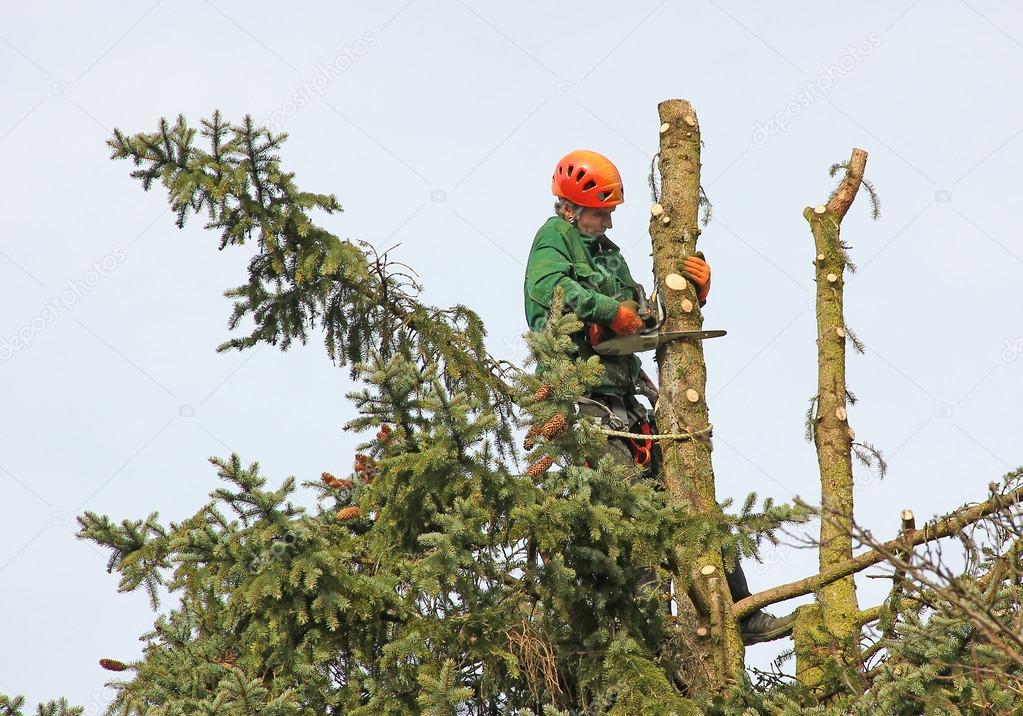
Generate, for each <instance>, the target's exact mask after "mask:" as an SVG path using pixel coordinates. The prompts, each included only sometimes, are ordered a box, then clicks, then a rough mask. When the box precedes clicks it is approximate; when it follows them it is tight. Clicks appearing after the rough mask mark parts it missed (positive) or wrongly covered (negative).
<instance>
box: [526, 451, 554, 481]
mask: <svg viewBox="0 0 1023 716" xmlns="http://www.w3.org/2000/svg"><path fill="white" fill-rule="evenodd" d="M553 464H554V458H553V457H551V456H550V455H544V456H543V457H542V458H540V459H539V460H537V461H536V462H534V463H533V464H532V465H530V466H529V470H527V473H528V474H529V476H530V477H539V476H540V475H542V474H544V473H545V472H547V471H548V470H550V469H551V465H553Z"/></svg>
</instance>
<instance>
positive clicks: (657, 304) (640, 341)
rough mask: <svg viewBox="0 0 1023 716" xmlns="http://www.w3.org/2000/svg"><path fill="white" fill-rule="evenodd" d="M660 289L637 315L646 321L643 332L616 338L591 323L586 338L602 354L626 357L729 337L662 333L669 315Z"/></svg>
mask: <svg viewBox="0 0 1023 716" xmlns="http://www.w3.org/2000/svg"><path fill="white" fill-rule="evenodd" d="M659 288H660V286H657V287H655V288H654V293H653V295H652V296H651V297H650V299H649V300H647V298H646V296H642V295H641V296H640V301H639V311H638V312H637V313H638V314H639V317H640V318H642V319H643V324H644V327H643V329H642V330H641V331H640V332H639V333H634V334H632V335H630V336H615V335H614V333H612V332H611V330H610V329H608V328H605V327H604V326H601V325H599V324H596V323H591V324H589V326H588V328H587V331H586V337H587V339H588V340H589V342H590V345H591V346H593V350H594V351H596V352H597V354H598V355H602V356H624V355H630V354H632V353H642V352H644V351H652V350H654V349H656V348H657V347H658V346H663V345H664V344H665V343H670V342H671V341H677V340H690V341H699V340H703V339H704V338H718V337H720V336H724V335H726V334H727V331H722V330H711V331H664V332H663V333H662V332H661V326H662V325H664V321H665V319H666V318H667V317H668V313H667V310H666V309H665V306H664V297H663V296H662V295H661V292H660V291H659V290H658V289H659ZM651 302H653V304H654V306H653V307H651V306H650V303H651Z"/></svg>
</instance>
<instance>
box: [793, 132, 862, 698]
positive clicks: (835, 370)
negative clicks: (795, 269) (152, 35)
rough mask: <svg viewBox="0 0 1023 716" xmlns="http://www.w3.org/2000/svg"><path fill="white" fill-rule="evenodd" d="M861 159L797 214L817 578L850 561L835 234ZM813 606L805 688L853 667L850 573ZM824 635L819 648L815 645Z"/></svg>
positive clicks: (840, 283)
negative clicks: (813, 389)
mask: <svg viewBox="0 0 1023 716" xmlns="http://www.w3.org/2000/svg"><path fill="white" fill-rule="evenodd" d="M866 158H867V155H866V152H864V151H863V150H861V149H854V150H853V153H852V158H851V159H850V161H849V164H848V165H847V168H846V174H845V177H844V178H843V180H842V183H841V184H840V185H839V189H838V190H837V191H836V192H835V194H834V196H832V197H831V199H830V200H829V201H828V203H827V204H821V205H818V206H816V207H807V208H806V209H805V210H804V211H803V216H804V217H805V218H806V220H807V221H808V222H809V224H810V230H811V232H812V233H813V238H814V247H815V257H814V261H813V263H814V267H815V273H816V282H817V401H816V414H815V416H814V417H813V436H814V444H815V446H816V448H817V462H818V465H819V467H820V478H821V528H820V552H819V566H820V571H821V572H824V571H826V570H827V569H828V568H829V567H832V566H834V565H836V564H839V563H842V562H845V561H846V560H848V559H850V558H851V557H852V534H851V529H852V520H853V474H852V442H853V431H852V428H850V426H849V417H848V412H847V405H846V399H847V395H848V393H847V390H846V382H845V342H846V336H847V331H846V327H845V318H844V309H843V290H844V287H845V269H846V265H847V260H846V254H845V251H844V249H843V247H842V244H841V241H840V236H839V234H840V231H841V222H842V218H843V217H844V216H845V214H846V212H847V211H848V209H849V206H850V204H852V201H853V199H854V198H855V196H856V192H857V190H858V188H859V185H860V183H861V182H862V179H863V169H864V166H865V164H866ZM817 601H818V604H819V606H820V610H819V614H818V613H817V612H816V611H813V610H806V611H805V612H804V613H801V614H800V621H803V620H804V619H809V621H811V622H813V624H810V623H806V624H800V625H798V626H797V628H796V630H795V635H794V638H795V642H796V657H797V666H796V671H797V674H799V675H800V680H801V681H802V683H804V685H806V686H809V687H811V688H815V687H817V686H820V683H819V679H820V677H821V676H822V674H823V673H824V672H825V671H826V670H827V669H825V666H826V664H827V661H829V660H834V661H835V662H836V663H835V664H834V665H835V666H837V667H839V668H842V667H846V666H852V665H853V664H854V663H855V662H854V660H855V653H856V649H857V636H858V634H859V628H860V625H859V619H858V616H859V611H860V610H859V605H858V603H857V600H856V583H855V581H854V579H853V576H852V575H849V576H847V577H844V578H842V579H839V580H837V581H834V582H832V583H830V584H827V585H825V586H823V587H821V588H820V589H819V590H818V591H817ZM810 617H812V619H810ZM822 630H823V631H822ZM825 633H826V635H827V640H826V643H824V642H822V638H823V637H822V634H825ZM803 637H805V639H804V638H803Z"/></svg>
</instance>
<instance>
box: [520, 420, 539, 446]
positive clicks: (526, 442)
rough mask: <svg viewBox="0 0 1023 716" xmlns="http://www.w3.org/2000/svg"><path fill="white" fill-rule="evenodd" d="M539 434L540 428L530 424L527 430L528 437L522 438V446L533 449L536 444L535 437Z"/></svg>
mask: <svg viewBox="0 0 1023 716" xmlns="http://www.w3.org/2000/svg"><path fill="white" fill-rule="evenodd" d="M539 434H540V428H538V427H536V426H535V425H530V426H529V430H528V431H527V432H526V437H525V438H523V440H522V447H523V448H524V449H526V450H532V449H533V446H534V445H536V441H535V440H534V438H535V437H536V436H537V435H539Z"/></svg>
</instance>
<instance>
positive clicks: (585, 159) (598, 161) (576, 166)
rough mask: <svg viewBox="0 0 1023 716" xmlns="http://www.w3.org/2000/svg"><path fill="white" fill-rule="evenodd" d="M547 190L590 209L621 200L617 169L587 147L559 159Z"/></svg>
mask: <svg viewBox="0 0 1023 716" xmlns="http://www.w3.org/2000/svg"><path fill="white" fill-rule="evenodd" d="M551 191H552V192H554V196H559V197H561V198H562V199H568V200H569V201H571V202H572V203H574V204H578V205H579V206H586V207H590V208H593V209H606V208H608V207H612V206H616V205H618V204H621V203H622V202H623V201H625V196H624V193H623V191H622V176H621V175H620V174H619V173H618V169H617V168H616V167H615V165H614V164H612V163H611V160H610V159H608V158H607V157H605V156H604V155H603V154H598V153H597V152H593V151H590V150H589V149H576V150H575V151H574V152H569V153H568V154H566V155H565V156H563V157H562V158H561V161H559V162H558V165H557V166H556V167H555V168H554V177H553V178H552V179H551Z"/></svg>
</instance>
